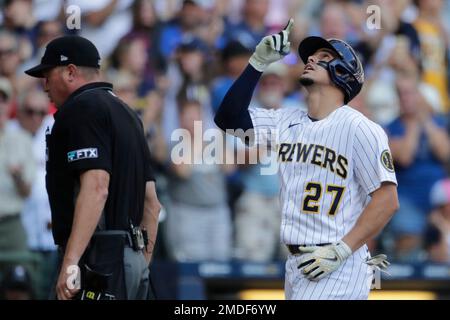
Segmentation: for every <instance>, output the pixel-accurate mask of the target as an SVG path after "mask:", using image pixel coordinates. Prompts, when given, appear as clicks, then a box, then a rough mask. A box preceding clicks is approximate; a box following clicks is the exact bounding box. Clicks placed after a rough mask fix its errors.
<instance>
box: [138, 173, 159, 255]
mask: <svg viewBox="0 0 450 320" xmlns="http://www.w3.org/2000/svg"><path fill="white" fill-rule="evenodd" d="M160 211H161V204H160V203H159V201H158V197H157V196H156V187H155V182H154V181H147V183H146V185H145V201H144V214H143V216H142V222H141V226H140V227H141V229H145V230H147V233H148V244H147V245H146V248H145V259H146V260H147V263H150V260H151V258H152V253H153V249H154V247H155V241H156V234H157V232H158V220H159V212H160Z"/></svg>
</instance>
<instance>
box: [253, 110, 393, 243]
mask: <svg viewBox="0 0 450 320" xmlns="http://www.w3.org/2000/svg"><path fill="white" fill-rule="evenodd" d="M249 112H250V115H251V119H252V122H253V126H254V129H255V139H256V140H255V142H256V143H258V144H268V143H269V142H268V140H270V145H271V146H272V147H273V148H274V149H276V151H277V156H278V162H279V175H280V179H281V185H282V187H281V194H280V197H281V203H282V215H283V219H282V223H281V240H282V241H283V242H284V243H286V244H299V245H312V244H320V243H332V242H335V241H339V240H341V239H342V238H343V237H344V236H345V235H346V234H347V233H348V232H349V231H350V229H351V228H352V227H353V226H354V224H355V223H356V221H357V219H358V217H359V216H360V214H361V213H362V211H363V209H364V208H365V207H366V205H367V204H368V201H369V200H370V196H369V194H370V193H372V192H373V191H375V190H377V189H378V188H379V187H380V185H381V183H382V182H392V183H395V184H397V181H396V177H395V173H394V167H393V164H392V157H391V155H390V151H389V146H388V139H387V136H386V134H385V132H384V131H383V129H382V128H381V127H380V126H379V125H377V124H375V123H374V122H372V121H370V120H369V119H368V118H366V117H365V116H364V115H362V114H361V113H360V112H358V111H356V110H354V109H352V108H351V107H349V106H342V107H340V108H338V109H336V110H335V111H333V112H332V113H331V114H330V115H329V116H328V117H326V118H325V119H322V120H320V121H312V120H311V119H310V118H309V117H308V116H307V113H306V112H305V111H302V110H300V109H294V108H282V109H277V110H275V109H262V108H251V109H249Z"/></svg>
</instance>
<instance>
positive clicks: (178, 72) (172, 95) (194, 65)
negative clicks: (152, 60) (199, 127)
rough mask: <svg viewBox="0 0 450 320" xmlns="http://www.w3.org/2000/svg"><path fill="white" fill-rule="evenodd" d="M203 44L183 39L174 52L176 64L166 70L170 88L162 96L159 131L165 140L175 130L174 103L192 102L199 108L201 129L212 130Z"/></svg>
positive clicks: (176, 118) (194, 39) (176, 105)
mask: <svg viewBox="0 0 450 320" xmlns="http://www.w3.org/2000/svg"><path fill="white" fill-rule="evenodd" d="M208 67H210V66H209V65H208V64H207V61H206V47H205V44H204V43H203V42H202V41H201V40H199V39H198V38H196V37H191V36H186V37H184V38H183V40H182V42H181V43H180V46H179V47H178V49H177V56H176V60H175V61H173V62H172V63H171V64H170V65H169V68H168V73H167V77H168V79H170V82H171V83H170V87H169V89H168V91H167V92H166V93H165V101H164V112H163V128H164V134H165V136H166V140H167V141H170V135H171V134H172V132H173V131H174V130H175V129H177V128H179V127H180V126H179V116H178V101H179V100H180V99H181V100H196V101H198V102H200V104H201V106H202V112H201V114H202V116H203V124H204V126H205V129H208V128H213V127H215V125H214V123H213V120H212V119H213V115H212V107H211V97H210V92H209V82H208V80H209V79H208V74H207V72H206V70H207V68H208Z"/></svg>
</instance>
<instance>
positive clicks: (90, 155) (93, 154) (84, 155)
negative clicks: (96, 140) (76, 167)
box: [67, 148, 98, 162]
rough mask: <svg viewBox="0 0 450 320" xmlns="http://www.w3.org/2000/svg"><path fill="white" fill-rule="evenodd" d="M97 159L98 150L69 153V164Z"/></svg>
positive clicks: (91, 149) (81, 150) (88, 149)
mask: <svg viewBox="0 0 450 320" xmlns="http://www.w3.org/2000/svg"><path fill="white" fill-rule="evenodd" d="M95 158H98V150H97V148H86V149H79V150H74V151H70V152H68V153H67V161H68V162H74V161H77V160H82V159H95Z"/></svg>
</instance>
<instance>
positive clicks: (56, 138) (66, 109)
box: [46, 82, 154, 246]
mask: <svg viewBox="0 0 450 320" xmlns="http://www.w3.org/2000/svg"><path fill="white" fill-rule="evenodd" d="M49 131H50V130H48V132H47V176H46V183H47V192H48V194H49V200H50V206H51V211H52V228H53V237H54V239H55V243H56V244H58V245H60V246H65V245H66V243H67V241H68V239H69V235H70V232H71V229H72V221H73V215H74V209H75V201H76V198H77V195H78V192H79V186H80V183H79V177H80V174H81V173H82V172H83V171H86V170H91V169H102V170H105V171H107V172H108V173H109V175H110V182H109V193H108V199H107V201H106V204H105V208H104V211H103V215H104V223H105V225H104V228H105V229H107V230H128V228H129V219H131V221H132V222H133V224H134V225H139V224H140V222H141V220H142V215H143V209H144V208H143V207H144V196H145V185H146V182H147V181H150V180H154V178H153V173H152V170H151V168H150V153H149V149H148V146H147V143H146V141H145V137H144V133H143V128H142V124H141V122H140V120H139V118H138V117H137V115H136V114H135V112H134V111H132V110H131V109H130V108H129V107H128V106H127V105H125V104H124V103H123V102H122V101H121V100H120V99H118V98H117V97H116V96H115V95H114V93H113V92H112V85H111V84H109V83H104V82H95V83H89V84H86V85H84V86H82V87H81V88H79V89H78V90H76V91H75V92H73V93H72V94H71V95H70V96H69V98H68V99H67V100H66V101H65V102H64V104H63V105H62V106H61V107H60V108H59V109H58V111H57V112H56V113H55V123H54V125H53V128H52V130H51V132H49ZM101 221H102V220H101Z"/></svg>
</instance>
